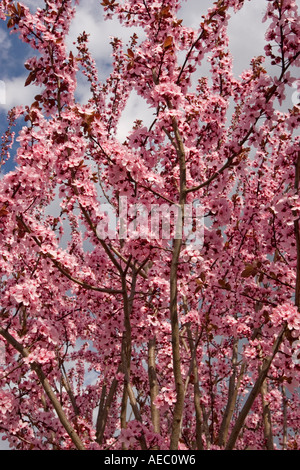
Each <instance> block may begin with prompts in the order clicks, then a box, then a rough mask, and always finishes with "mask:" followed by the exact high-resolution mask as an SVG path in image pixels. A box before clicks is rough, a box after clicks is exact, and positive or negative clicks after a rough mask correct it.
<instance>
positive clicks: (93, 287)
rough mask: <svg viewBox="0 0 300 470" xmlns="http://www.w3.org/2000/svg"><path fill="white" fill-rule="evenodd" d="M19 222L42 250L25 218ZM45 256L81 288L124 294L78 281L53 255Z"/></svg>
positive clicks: (120, 291)
mask: <svg viewBox="0 0 300 470" xmlns="http://www.w3.org/2000/svg"><path fill="white" fill-rule="evenodd" d="M17 220H18V221H19V222H20V223H21V224H22V226H23V227H24V229H25V231H26V232H27V233H29V234H30V235H31V236H32V239H33V240H34V241H35V243H36V244H37V245H38V246H39V247H40V248H41V247H42V243H41V242H40V240H39V239H38V238H37V237H36V236H35V235H33V233H32V230H31V229H30V228H29V227H28V225H27V224H26V223H25V221H24V219H23V217H22V216H17ZM44 256H46V257H47V258H48V259H50V260H51V262H52V263H53V265H54V266H55V267H56V268H57V269H58V270H59V271H60V272H61V274H63V275H64V276H65V277H66V278H68V279H69V280H70V281H72V282H74V283H75V284H78V285H79V286H81V287H83V288H84V289H88V290H93V291H95V292H103V293H106V294H122V292H123V291H122V290H118V289H108V288H105V287H97V286H92V285H91V284H88V283H86V282H84V281H80V280H79V279H76V278H75V277H74V276H72V275H71V274H70V273H69V271H68V270H67V268H65V267H64V266H63V265H62V264H61V263H60V262H58V261H57V260H56V259H55V258H54V257H53V255H51V254H50V253H44Z"/></svg>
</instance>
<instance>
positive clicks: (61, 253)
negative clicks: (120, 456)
mask: <svg viewBox="0 0 300 470" xmlns="http://www.w3.org/2000/svg"><path fill="white" fill-rule="evenodd" d="M73 3H75V4H76V3H78V1H77V2H72V0H62V1H58V0H45V6H44V9H37V11H36V12H35V13H32V12H30V10H29V9H28V8H27V7H26V6H24V5H22V4H21V3H17V4H16V3H14V2H12V1H10V0H3V1H2V2H1V5H0V16H1V19H2V20H4V21H6V22H7V27H8V28H9V29H10V30H11V31H13V32H16V33H18V34H19V37H20V40H21V41H23V42H26V43H28V44H29V45H30V46H31V47H32V49H33V50H34V51H35V55H34V56H33V57H32V58H31V59H30V60H28V61H27V62H26V64H25V67H26V69H28V78H27V81H26V85H29V84H36V85H38V86H39V87H40V91H39V94H38V95H37V96H36V97H35V101H34V103H33V104H32V105H31V106H30V107H26V108H15V109H13V110H12V111H11V112H10V113H9V122H10V126H9V129H8V131H7V133H6V134H5V136H3V139H2V164H3V165H5V160H6V158H8V157H9V155H10V153H11V147H12V143H13V141H14V133H13V131H12V129H13V124H14V123H15V121H16V120H17V119H19V118H23V119H25V121H26V125H25V126H24V127H23V128H22V130H21V132H20V134H19V136H18V139H17V140H18V150H17V155H16V168H15V169H14V170H13V171H11V172H9V173H6V174H4V175H3V177H2V179H1V180H0V239H1V257H0V269H1V284H0V288H1V305H0V319H1V322H0V335H1V341H2V343H3V344H4V346H5V361H2V362H3V363H2V364H1V370H0V382H1V391H0V432H1V433H2V434H3V435H4V436H5V438H6V439H7V440H8V441H9V444H10V445H11V446H12V447H13V448H16V449H28V450H30V449H42V450H46V449H74V448H77V449H80V450H81V449H102V450H104V449H134V450H138V449H154V450H156V449H172V450H175V449H178V448H179V449H198V450H203V449H204V450H210V449H228V450H231V449H249V448H257V449H268V450H271V449H274V448H283V449H297V448H299V446H300V435H299V428H300V414H299V405H300V403H299V396H298V393H297V392H298V388H297V387H298V384H299V383H298V380H299V358H298V355H297V354H298V352H297V347H298V348H299V335H300V313H299V308H300V231H299V211H300V199H299V194H298V193H299V190H300V187H299V178H300V152H299V136H297V135H296V132H295V130H296V129H297V126H298V123H299V106H298V105H296V104H295V105H294V106H293V107H291V109H288V110H287V111H282V110H281V109H282V107H281V104H282V102H283V101H284V99H285V90H286V89H287V87H288V86H290V85H291V84H293V80H294V79H293V77H292V76H291V74H290V73H291V71H292V70H293V67H295V66H297V65H299V36H300V31H299V27H300V21H299V16H298V13H297V7H296V3H295V1H294V0H271V1H270V0H269V1H266V2H265V17H264V21H265V22H266V36H265V37H266V47H265V56H264V57H263V56H259V57H254V58H253V60H252V61H251V64H249V69H248V70H246V71H244V72H243V73H242V75H241V76H240V77H239V78H236V77H235V76H234V75H233V72H232V57H231V54H230V51H229V47H228V36H227V28H228V22H229V21H230V15H232V14H234V12H235V11H237V10H239V9H241V8H243V4H244V0H219V1H216V2H215V3H213V4H212V6H211V8H210V9H209V10H208V12H207V14H206V15H205V16H203V17H202V18H199V28H198V29H191V28H187V27H185V26H184V24H183V22H182V21H181V20H180V15H179V9H180V6H181V2H180V0H138V1H136V0H135V1H133V0H120V1H117V0H103V2H102V3H101V5H102V8H103V10H104V12H105V15H106V16H107V18H110V17H116V18H118V19H119V21H120V22H121V23H122V24H123V25H124V27H126V26H130V27H131V26H134V27H136V26H138V27H139V30H140V29H142V30H143V31H144V35H143V37H142V38H139V37H138V36H137V35H136V33H134V34H133V35H132V38H131V40H130V43H129V44H127V45H123V44H122V42H121V41H120V40H119V39H117V38H116V39H114V40H113V41H112V50H113V69H112V72H111V74H110V76H109V77H108V79H107V81H106V82H105V83H101V82H100V81H99V79H98V76H97V69H96V65H95V62H94V60H93V58H92V57H91V54H90V52H89V49H88V35H87V34H86V33H82V35H81V36H80V37H79V38H78V41H77V53H76V54H75V53H74V52H70V51H69V50H68V49H67V47H66V37H67V35H68V31H69V27H70V24H71V22H72V19H73V17H74V13H75V7H76V5H73ZM205 61H208V62H209V64H210V76H209V77H204V76H202V74H201V65H202V64H203V63H204V62H205ZM265 61H266V63H267V68H268V70H271V72H270V71H269V72H267V70H266V68H264V62H265ZM265 67H266V66H265ZM78 73H83V74H84V75H85V76H86V78H87V80H88V82H89V84H90V89H91V99H90V100H89V101H88V102H87V103H84V104H82V103H79V102H78V101H77V100H76V98H75V91H76V78H77V75H78ZM132 91H134V92H135V93H137V94H138V95H139V96H140V97H142V98H143V99H144V100H145V102H146V103H147V105H148V106H149V108H150V109H151V110H152V112H153V122H152V123H151V125H150V126H146V125H145V124H144V123H143V120H142V117H141V119H140V120H137V121H136V122H135V124H134V127H133V129H132V130H131V131H130V133H129V134H128V136H127V138H126V140H125V141H124V142H120V141H119V140H118V139H117V128H118V122H119V120H120V117H121V115H122V112H123V110H124V108H125V106H126V102H127V99H128V97H129V95H130V93H131V92H132ZM121 197H122V198H123V200H125V198H126V201H127V205H128V207H127V209H128V214H127V219H126V220H125V219H122V218H121V217H120V215H121V207H120V204H119V201H120V198H121ZM104 201H105V203H106V207H108V206H109V207H111V208H112V209H113V210H114V211H115V214H117V216H118V217H119V219H118V222H119V223H120V221H121V222H123V225H124V224H125V229H126V230H125V232H124V230H123V236H120V230H121V228H122V227H119V226H118V230H119V232H118V233H119V236H115V234H113V235H114V236H109V233H108V232H105V234H106V236H104V235H105V234H104V235H103V233H102V232H103V231H102V232H101V231H100V230H99V226H101V227H102V228H103V224H104V221H107V218H105V215H104V213H103V211H102V210H101V207H102V206H101V203H102V204H103V202H104ZM195 201H198V203H200V205H201V208H202V210H203V218H204V225H205V228H204V235H203V243H202V244H201V245H199V244H195V243H193V238H191V237H190V235H191V234H188V233H186V232H184V231H183V232H184V233H183V232H182V236H175V230H172V231H171V234H170V237H169V238H167V237H162V236H157V233H156V235H155V236H153V230H151V224H150V222H149V221H148V222H149V223H146V222H147V221H146V222H145V218H142V216H141V214H140V212H141V211H140V212H139V207H142V208H143V209H146V210H147V211H148V213H149V214H150V211H151V209H153V207H154V206H155V208H156V209H157V211H158V212H159V213H161V212H163V213H164V214H163V215H165V216H166V213H168V210H167V208H168V207H176V208H178V213H179V218H178V220H179V222H182V221H183V220H184V218H185V216H186V210H187V209H186V208H187V207H191V205H192V204H193V203H194V202H195ZM138 204H139V206H138ZM57 207H59V209H58V212H57ZM160 209H161V210H160ZM55 211H56V212H55ZM144 212H145V210H144ZM142 215H143V217H144V215H145V214H142ZM167 215H170V214H167ZM162 219H163V217H162ZM170 220H171V219H170ZM196 222H197V221H195V220H194V219H193V218H192V222H191V224H190V225H191V226H190V228H191V229H192V234H193V233H194V234H195V232H196V231H197V230H198V229H199V226H198V225H197V223H196ZM179 226H181V227H182V224H181V225H180V224H179ZM173 228H174V227H173ZM123 229H124V226H123ZM152 229H153V227H152ZM193 231H194V232H193ZM66 233H67V235H68V236H67V237H66ZM124 233H125V234H124ZM159 233H161V232H159ZM64 235H65V236H64ZM66 238H67V242H65V240H66ZM298 351H299V350H298Z"/></svg>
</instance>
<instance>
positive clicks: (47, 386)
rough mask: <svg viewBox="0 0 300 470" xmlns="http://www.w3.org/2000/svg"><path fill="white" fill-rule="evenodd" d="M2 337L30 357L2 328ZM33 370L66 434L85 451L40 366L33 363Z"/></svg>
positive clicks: (23, 354) (0, 332)
mask: <svg viewBox="0 0 300 470" xmlns="http://www.w3.org/2000/svg"><path fill="white" fill-rule="evenodd" d="M0 335H1V336H2V337H3V338H4V339H6V341H7V342H8V343H9V344H10V345H11V346H12V347H13V348H15V349H16V351H18V352H19V353H20V354H21V356H22V357H24V358H27V357H28V356H29V354H30V353H29V351H28V349H26V348H24V347H23V345H22V344H21V343H19V342H18V341H17V340H16V339H15V338H14V337H13V336H12V335H11V334H10V333H8V331H6V330H4V329H3V328H2V327H0ZM30 366H31V369H32V370H33V371H34V372H35V373H36V375H37V376H38V379H39V381H40V383H41V385H42V387H43V389H44V391H45V393H46V395H47V396H48V398H49V400H50V402H51V403H52V406H53V408H54V410H55V411H56V413H57V416H58V418H59V420H60V422H61V424H62V426H63V427H64V428H65V430H66V432H67V433H68V435H69V436H70V438H71V440H72V442H73V444H74V445H75V447H76V449H78V450H85V446H84V444H83V442H82V441H81V439H80V437H79V436H78V434H77V433H76V431H75V430H74V428H73V426H72V425H71V423H70V421H69V420H68V418H67V416H66V414H65V412H64V410H63V409H62V406H61V404H60V402H59V400H58V399H57V397H56V395H55V393H54V392H53V390H52V387H51V385H50V383H49V381H48V379H47V378H46V376H45V374H44V372H43V370H42V368H41V366H40V364H39V363H38V362H33V363H32V364H31V365H30Z"/></svg>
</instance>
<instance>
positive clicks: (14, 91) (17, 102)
mask: <svg viewBox="0 0 300 470" xmlns="http://www.w3.org/2000/svg"><path fill="white" fill-rule="evenodd" d="M26 78H27V75H22V76H20V77H11V78H9V79H5V80H3V81H4V82H5V88H6V103H4V104H1V103H0V109H4V110H9V109H11V108H13V107H14V106H26V105H28V106H29V105H31V104H32V102H33V101H34V97H35V95H37V94H38V87H36V86H34V85H31V86H28V87H25V86H24V84H25V81H26Z"/></svg>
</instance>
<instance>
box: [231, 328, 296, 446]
mask: <svg viewBox="0 0 300 470" xmlns="http://www.w3.org/2000/svg"><path fill="white" fill-rule="evenodd" d="M286 331H287V325H284V327H283V328H282V330H281V332H280V333H279V334H278V336H277V338H276V340H275V342H274V345H273V351H272V354H271V355H270V356H268V357H266V358H265V359H264V361H263V364H262V367H261V370H260V372H259V375H258V377H257V379H256V382H255V384H254V386H253V388H252V390H251V392H250V394H249V396H248V398H247V400H246V402H245V404H244V406H243V408H242V410H241V411H240V413H239V415H238V417H237V420H236V422H235V425H234V426H233V429H232V431H231V434H230V437H229V439H228V441H227V444H226V447H225V450H233V449H234V446H235V443H236V440H237V438H238V437H239V434H240V432H241V429H242V427H243V425H244V423H245V420H246V418H247V416H248V413H249V412H250V410H251V408H252V405H253V403H254V400H255V399H256V397H257V396H258V394H259V392H260V390H261V387H262V385H263V383H264V380H265V379H266V377H267V374H268V372H269V369H270V367H271V364H272V362H273V359H274V357H275V356H276V354H277V352H278V350H279V347H280V345H281V343H282V341H283V339H284V336H285V333H286Z"/></svg>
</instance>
